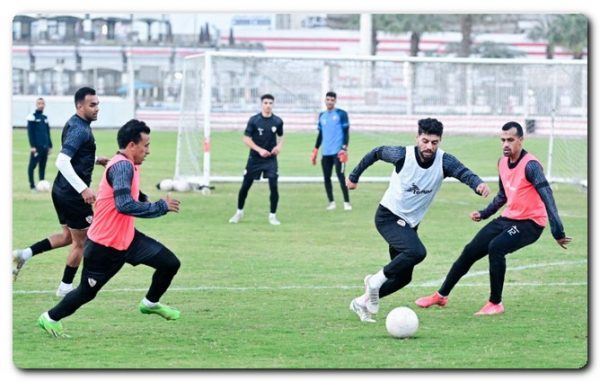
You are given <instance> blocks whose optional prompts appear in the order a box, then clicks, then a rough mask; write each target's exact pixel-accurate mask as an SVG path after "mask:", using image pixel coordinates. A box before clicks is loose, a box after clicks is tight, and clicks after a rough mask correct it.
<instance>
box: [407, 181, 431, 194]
mask: <svg viewBox="0 0 600 381" xmlns="http://www.w3.org/2000/svg"><path fill="white" fill-rule="evenodd" d="M406 191H407V192H411V193H412V194H427V193H431V192H433V190H432V189H421V188H419V186H418V185H417V184H415V183H412V185H411V186H410V187H409V188H406Z"/></svg>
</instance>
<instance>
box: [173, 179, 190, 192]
mask: <svg viewBox="0 0 600 381" xmlns="http://www.w3.org/2000/svg"><path fill="white" fill-rule="evenodd" d="M173 189H174V190H175V191H177V192H188V191H189V190H190V189H191V187H190V184H189V183H188V182H187V181H185V180H175V181H174V182H173Z"/></svg>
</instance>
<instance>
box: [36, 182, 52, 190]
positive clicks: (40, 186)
mask: <svg viewBox="0 0 600 381" xmlns="http://www.w3.org/2000/svg"><path fill="white" fill-rule="evenodd" d="M35 189H37V191H38V192H48V191H49V190H50V183H49V182H48V181H47V180H40V182H39V183H37V185H36V186H35Z"/></svg>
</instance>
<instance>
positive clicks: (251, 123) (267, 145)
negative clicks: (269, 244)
mask: <svg viewBox="0 0 600 381" xmlns="http://www.w3.org/2000/svg"><path fill="white" fill-rule="evenodd" d="M260 101H261V112H260V113H258V114H256V115H254V116H252V117H251V118H250V119H249V120H248V125H247V126H246V130H245V131H244V144H246V145H247V146H248V147H249V148H250V154H249V155H248V162H247V163H246V170H245V171H244V179H243V181H242V186H241V188H240V192H239V194H238V203H237V211H236V212H235V214H234V215H233V217H231V218H230V219H229V223H230V224H237V223H238V222H240V220H241V219H242V218H243V217H244V204H245V203H246V197H248V191H249V190H250V187H251V186H252V183H253V182H254V180H258V179H260V177H261V175H262V176H263V177H264V178H266V179H268V180H269V190H270V192H271V194H270V202H271V207H270V213H269V219H268V221H269V223H270V224H271V225H280V224H281V222H279V220H278V219H277V214H276V213H277V204H278V202H279V191H278V189H277V178H278V176H279V174H278V172H277V171H278V168H277V156H278V155H279V153H280V152H281V146H282V145H283V120H281V118H280V117H278V116H277V115H275V114H273V102H274V101H275V98H274V97H273V96H272V95H271V94H264V95H263V96H261V97H260Z"/></svg>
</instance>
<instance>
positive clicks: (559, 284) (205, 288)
mask: <svg viewBox="0 0 600 381" xmlns="http://www.w3.org/2000/svg"><path fill="white" fill-rule="evenodd" d="M580 264H587V261H585V260H581V261H563V262H551V263H538V264H534V265H523V266H517V267H514V268H508V269H507V271H522V270H527V269H532V268H544V267H552V266H564V265H580ZM487 274H488V272H487V271H476V272H473V273H468V274H466V275H465V276H463V278H462V279H465V278H472V277H477V276H483V275H487ZM443 281H444V279H443V278H442V279H440V280H431V281H426V282H422V283H418V284H409V285H408V286H406V287H409V288H413V287H414V288H420V287H434V286H439V285H441V284H442V282H443ZM507 285H508V286H517V287H580V286H587V285H588V283H587V282H550V283H544V282H508V283H507ZM456 286H457V287H489V282H486V283H461V282H459V283H458V284H457V285H456ZM363 288H364V286H363V285H352V286H348V285H333V286H301V285H290V286H248V287H228V286H198V287H170V288H169V291H184V292H186V291H242V292H244V291H281V290H354V289H363ZM147 290H148V288H147V287H146V288H115V289H102V290H101V291H100V292H144V291H147ZM51 293H54V290H13V294H21V295H23V294H27V295H29V294H51Z"/></svg>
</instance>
